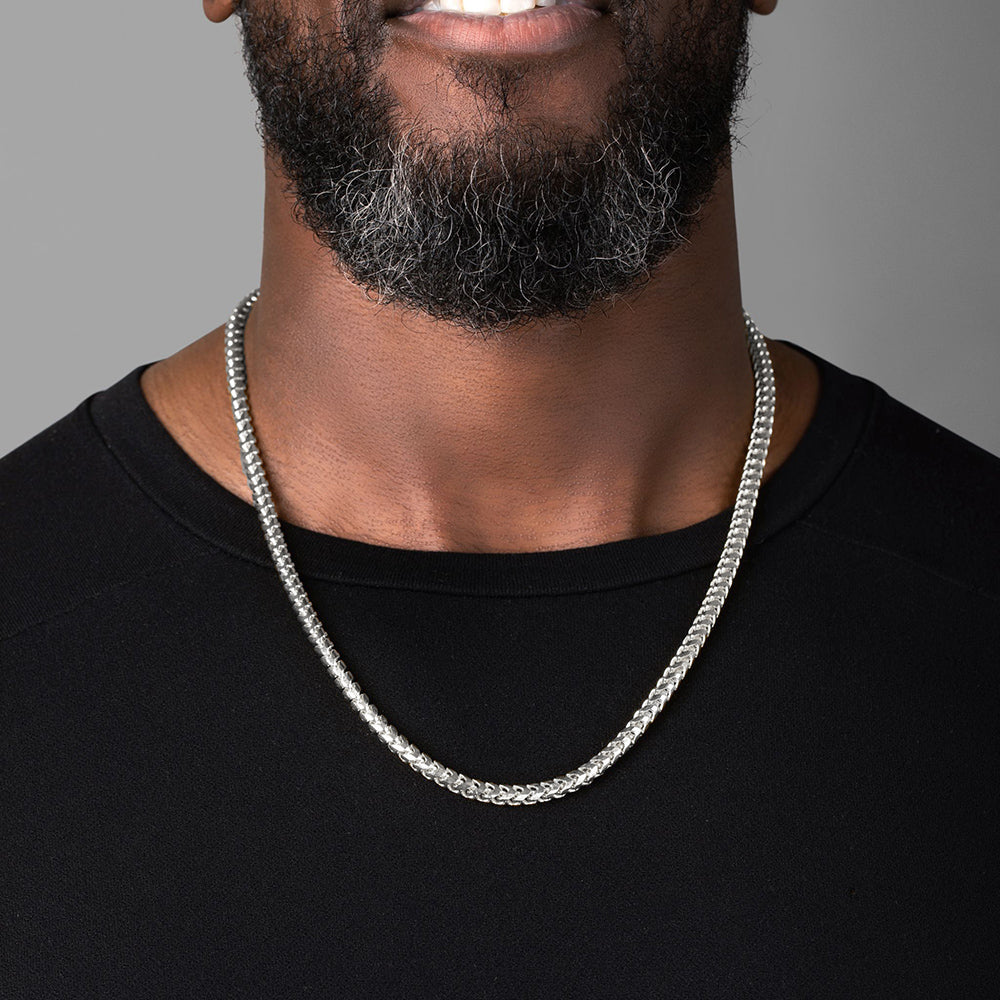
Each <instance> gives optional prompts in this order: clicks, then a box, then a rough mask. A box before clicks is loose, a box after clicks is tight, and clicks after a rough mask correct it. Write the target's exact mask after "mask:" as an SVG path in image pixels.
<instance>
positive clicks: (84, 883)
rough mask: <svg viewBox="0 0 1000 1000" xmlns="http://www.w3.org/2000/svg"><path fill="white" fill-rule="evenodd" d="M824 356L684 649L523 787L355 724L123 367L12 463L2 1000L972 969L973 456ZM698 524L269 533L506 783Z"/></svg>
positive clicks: (981, 836)
mask: <svg viewBox="0 0 1000 1000" xmlns="http://www.w3.org/2000/svg"><path fill="white" fill-rule="evenodd" d="M819 364H820V370H821V376H822V391H821V398H820V402H819V409H818V412H817V413H816V416H815V418H814V420H813V421H812V424H811V425H810V427H809V429H808V431H807V432H806V435H805V437H804V438H803V440H802V441H801V443H800V444H799V446H798V447H797V449H796V450H795V452H794V453H793V454H792V455H791V457H790V458H789V459H788V460H787V462H786V463H785V464H784V465H783V466H782V467H781V468H780V469H779V470H778V472H777V473H776V474H775V475H774V477H773V478H772V480H771V481H770V482H769V483H768V484H767V485H765V487H764V488H763V490H762V492H761V497H760V502H759V508H758V513H757V517H756V519H755V521H754V525H753V530H752V534H751V544H750V545H749V546H748V549H747V552H746V556H745V558H744V563H743V565H742V567H741V568H740V571H739V573H738V575H737V578H736V582H735V584H734V586H733V589H732V592H731V593H730V596H729V600H728V602H727V604H726V606H725V608H724V609H723V612H722V615H721V617H720V619H719V622H718V624H717V625H716V627H715V629H714V631H713V632H712V634H711V636H710V637H709V640H708V642H707V644H706V646H705V648H704V649H703V651H702V653H701V655H700V656H699V658H698V659H697V661H696V662H695V664H694V666H693V667H692V669H691V672H690V673H689V674H688V676H687V677H686V679H685V680H684V681H683V683H682V684H681V686H680V688H679V690H678V691H677V693H676V694H675V696H674V697H673V699H672V700H671V701H670V702H669V704H668V705H667V706H666V708H665V709H664V711H663V712H662V713H661V715H660V716H659V717H658V718H657V719H656V721H655V722H654V723H653V725H652V726H651V727H650V729H649V731H648V732H647V733H646V735H645V736H643V738H642V739H641V740H639V742H638V743H637V744H636V746H635V747H634V748H633V749H632V750H631V751H630V752H629V753H628V754H626V755H625V756H624V757H623V758H622V759H621V760H620V761H619V762H618V763H617V764H616V765H615V766H614V767H613V768H612V769H611V770H609V771H608V772H607V773H606V774H605V775H603V776H602V777H601V778H599V779H598V780H597V781H596V782H595V783H594V784H593V785H591V786H590V787H588V788H585V789H583V790H582V791H580V792H578V793H576V794H573V795H569V796H567V797H565V798H562V799H559V800H557V801H554V802H550V803H547V804H544V805H538V806H532V807H522V808H510V807H496V806H490V805H483V804H481V803H478V802H473V801H469V800H466V799H463V798H460V797H459V796H456V795H452V794H449V793H448V792H446V791H445V790H443V789H441V788H438V787H437V786H435V785H434V784H432V783H430V782H428V781H426V780H424V779H423V778H421V777H420V776H419V775H417V774H415V773H414V772H413V771H412V770H410V769H409V768H407V767H406V766H405V765H403V764H402V763H400V761H399V760H397V759H396V757H394V756H393V755H392V754H391V753H390V752H389V751H387V750H386V749H385V747H384V746H383V745H382V744H381V743H379V742H378V741H377V740H376V738H375V737H374V736H373V735H372V734H371V733H370V732H369V731H368V729H367V728H366V727H365V725H364V723H363V722H362V721H361V720H360V719H359V718H358V716H357V715H356V714H355V713H354V711H353V710H352V709H351V708H350V706H349V705H348V704H347V703H346V701H345V700H344V698H343V696H342V695H341V694H340V692H339V690H338V689H337V687H336V686H335V684H334V682H333V681H332V680H331V679H330V678H329V677H328V676H327V674H326V673H325V670H324V668H323V666H322V665H321V663H320V661H319V659H318V657H317V656H316V653H315V651H314V650H313V649H312V647H311V646H310V645H309V642H308V640H307V639H306V637H305V635H304V634H303V632H302V630H301V628H300V626H299V624H298V622H297V620H296V618H295V616H294V613H293V611H292V609H291V606H290V604H289V602H288V600H287V598H286V597H285V594H284V592H283V590H282V588H281V585H280V583H279V580H278V578H277V575H276V573H275V571H274V568H273V566H272V565H271V562H270V559H269V556H268V553H267V550H266V547H265V545H264V541H263V537H262V534H261V529H260V526H259V524H258V522H257V519H256V515H255V513H254V511H253V510H252V508H251V507H249V506H248V505H246V504H245V503H244V502H242V501H241V500H240V499H238V498H237V497H235V496H233V495H231V494H230V493H228V492H227V491H225V490H224V489H223V488H222V487H221V486H219V485H218V484H217V483H215V482H214V481H213V480H212V479H210V478H209V477H208V476H207V475H206V474H205V473H203V472H202V471H201V470H200V469H199V468H198V467H197V466H196V465H195V464H194V463H193V462H192V461H191V460H190V459H189V458H188V457H187V456H186V455H185V454H184V452H183V451H182V450H181V449H180V448H179V447H178V445H177V444H176V443H175V442H174V441H173V439H172V438H171V437H170V436H169V434H168V433H167V432H166V430H165V429H164V428H163V426H162V425H161V424H160V423H159V422H158V421H157V419H156V417H155V416H154V414H153V413H152V411H151V410H150V408H149V407H148V405H147V404H146V402H145V400H144V398H143V395H142V392H141V389H140V386H139V371H135V372H132V373H131V374H130V375H128V376H127V377H126V378H124V379H123V380H122V381H121V382H119V383H118V384H117V385H115V386H113V387H112V388H111V389H109V390H107V391H106V392H103V393H100V394H98V395H96V396H94V397H92V398H91V399H90V400H88V401H87V402H85V403H84V404H82V405H81V406H80V407H79V408H78V409H76V410H75V411H74V412H73V413H71V414H70V415H69V416H67V417H66V418H65V419H63V420H62V421H60V422H59V423H57V424H56V425H54V426H53V427H51V428H49V429H48V430H47V431H45V432H43V433H42V434H40V435H39V436H38V437H36V438H35V439H33V440H32V441H30V442H28V443H27V444H26V445H24V446H23V447H22V448H20V449H18V450H17V451H15V452H14V453H12V454H11V455H9V456H8V457H7V458H6V459H4V460H3V462H2V463H0V525H2V542H0V569H2V574H3V578H2V583H3V594H2V598H0V668H2V669H0V678H2V685H3V695H2V706H3V708H2V712H3V716H2V718H0V746H2V753H3V764H2V767H3V771H2V796H0V813H2V818H0V824H2V845H0V857H2V859H3V860H2V863H0V879H2V890H0V910H2V921H3V929H2V941H0V994H2V995H3V996H5V997H6V996H10V997H18V998H27V997H31V998H34V997H38V998H42V997H44V998H46V1000H51V998H56V997H112V996H114V997H118V996H122V997H157V996H163V997H198V998H208V997H261V998H268V1000H273V998H277V997H300V996H301V997H308V996H324V997H345V998H347V997H351V998H353V997H374V998H381V997H393V998H399V997H421V998H423V997H427V998H442V1000H444V998H459V997H462V998H477V1000H478V998H500V997H503V998H533V997H539V998H541V997H545V998H560V997H601V998H632V997H648V996H656V997H699V998H700V997H768V998H776V997H809V998H813V997H837V998H844V997H860V996H865V997H869V996H870V997H906V998H914V997H959V996H960V997H963V998H968V997H987V996H989V997H992V996H995V995H996V989H997V972H998V962H997V958H996V951H997V943H996V920H995V917H994V916H993V911H994V908H995V906H996V891H997V879H996V874H997V862H996V851H995V846H996V845H995V839H994V838H995V830H996V807H995V801H994V792H995V788H994V784H995V776H996V749H997V748H996V737H995V729H996V719H997V688H998V666H1000V652H998V649H1000V579H998V578H1000V529H998V517H997V507H998V501H1000V461H998V460H997V459H995V458H993V457H991V456H989V455H987V454H986V453H985V452H983V451H981V450H980V449H978V448H976V447H974V446H973V445H971V444H969V443H967V442H965V441H963V440H961V439H959V438H957V437H955V436H954V435H953V434H951V433H949V432H947V431H945V430H942V429H941V428H940V427H938V426H936V425H935V424H933V423H932V422H930V421H928V420H926V419H925V418H923V417H921V416H919V415H917V414H915V413H914V412H913V411H912V410H910V409H908V408H906V407H905V406H903V405H901V404H900V403H898V402H896V401H894V400H892V399H891V398H889V397H888V396H887V395H886V394H885V393H883V392H882V391H881V390H880V389H878V388H876V387H875V386H873V385H872V384H871V383H869V382H866V381H864V380H862V379H859V378H856V377H854V376H851V375H848V374H846V373H844V372H842V371H840V370H839V369H837V368H835V367H833V366H832V365H830V364H828V363H825V362H819ZM727 520H728V512H727V513H723V514H720V515H718V516H717V517H713V518H711V519H709V520H708V521H705V522H702V523H700V524H696V525H694V526H692V527H690V528H686V529H684V530H682V531H677V532H672V533H670V534H666V535H659V536H653V537H647V538H638V539H631V540H628V541H620V542H613V543H610V544H605V545H598V546H593V547H589V548H580V549H574V550H567V551H557V552H545V553H531V554H468V553H464V554H463V553H438V552H426V551H403V550H396V549H390V548H383V547H379V546H373V545H368V544H364V543H359V542H355V541H350V540H345V539H338V538H333V537H328V536H324V535H320V534H317V533H314V532H310V531H306V530H303V529H301V528H295V527H289V528H287V538H288V543H289V547H290V550H291V553H292V555H293V557H294V560H295V562H296V564H297V566H298V567H299V570H300V573H301V574H302V576H303V579H304V582H305V585H306V587H307V589H308V591H309V594H310V596H311V597H312V600H313V602H314V604H315V605H316V608H317V610H318V612H319V615H320V617H321V619H322V620H323V621H324V623H325V624H326V627H327V630H328V631H329V633H330V634H331V636H332V638H333V640H334V643H335V645H336V646H337V647H338V648H339V649H340V651H341V653H342V654H343V656H344V658H345V660H346V661H347V663H348V666H349V667H350V668H351V669H352V671H353V673H354V674H355V676H356V677H357V678H358V680H359V682H360V684H361V686H362V688H363V689H364V690H365V691H366V692H367V693H368V694H369V695H370V696H371V698H372V700H373V701H374V702H375V704H376V705H377V706H378V707H379V708H380V710H381V711H383V712H384V713H385V714H386V716H387V717H388V718H389V721H390V722H392V723H393V724H395V725H396V726H397V727H398V728H399V729H400V731H401V732H402V733H403V734H404V735H405V736H407V737H408V738H409V739H411V740H412V741H413V742H414V743H415V744H416V745H417V746H419V747H420V748H421V749H422V750H424V751H426V752H427V753H429V754H430V755H431V756H433V757H436V758H437V759H439V760H441V761H443V762H444V763H445V764H447V765H449V766H451V767H454V768H456V769H457V770H460V771H463V772H465V773H466V774H470V775H473V776H474V777H477V778H482V779H488V780H494V781H504V782H527V781H534V780H540V779H544V778H550V777H553V776H555V775H558V774H562V773H564V772H566V771H568V770H570V769H572V768H574V767H576V766H578V765H579V764H581V763H583V761H584V760H586V759H587V758H588V757H590V756H591V755H592V754H593V753H595V752H596V751H597V750H599V749H600V748H601V747H603V746H604V745H605V743H606V742H607V741H608V740H609V739H610V738H611V736H613V735H614V734H615V733H616V732H617V731H618V730H619V729H620V728H621V726H622V725H623V724H624V722H625V721H626V720H627V719H628V718H629V716H631V714H632V712H633V711H634V710H635V709H636V708H637V707H638V705H639V704H640V703H641V701H642V700H643V698H644V697H645V695H646V694H647V693H648V691H649V689H650V688H651V687H652V685H653V683H654V682H655V681H656V679H657V678H658V677H659V675H660V673H661V672H662V670H663V668H664V666H665V665H666V662H667V660H669V658H670V656H671V655H672V654H673V652H674V651H675V649H676V647H677V644H678V643H679V641H680V639H681V638H682V636H683V635H684V633H685V631H686V630H687V628H688V626H689V624H690V622H691V619H692V618H693V616H694V614H695V611H696V609H697V607H698V604H699V602H700V601H701V598H702V596H703V594H704V591H705V588H706V586H707V583H708V580H709V577H710V575H711V572H712V569H713V568H714V565H715V562H716V560H717V558H718V556H719V552H720V550H721V547H722V542H723V538H724V535H725V530H726V527H727Z"/></svg>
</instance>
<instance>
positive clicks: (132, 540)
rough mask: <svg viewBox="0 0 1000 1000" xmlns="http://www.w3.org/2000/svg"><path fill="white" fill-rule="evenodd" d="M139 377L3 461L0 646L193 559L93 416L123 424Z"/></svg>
mask: <svg viewBox="0 0 1000 1000" xmlns="http://www.w3.org/2000/svg"><path fill="white" fill-rule="evenodd" d="M137 387H138V371H136V372H133V373H131V374H130V375H128V376H126V377H125V378H123V379H122V380H121V381H120V382H119V383H117V384H116V385H115V386H113V387H112V388H111V389H109V390H106V391H105V392H104V393H100V394H97V395H96V396H94V397H91V398H90V399H88V400H85V401H84V402H82V403H81V404H80V405H79V406H77V407H76V408H75V409H74V410H73V411H72V412H70V413H69V414H67V415H66V416H65V417H63V418H62V419H61V420H59V421H57V422H56V423H55V424H53V425H52V426H51V427H48V428H47V429H45V430H44V431H42V432H41V433H40V434H38V435H36V436H35V437H34V438H32V439H31V440H29V441H27V442H26V443H25V444H23V445H21V446H20V447H19V448H17V449H15V450H14V451H13V452H11V453H10V454H8V455H6V456H5V457H3V458H0V526H2V527H0V565H2V566H3V567H4V588H3V594H2V595H0V641H2V640H4V639H7V638H9V637H11V636H12V635H16V634H18V633H20V632H22V631H24V630H25V629H29V628H31V627H34V626H36V625H38V624H41V623H44V622H45V621H47V620H49V619H51V618H53V617H56V616H59V615H60V614H63V613H64V612H66V611H69V610H71V609H73V608H75V607H78V606H79V605H80V604H81V603H85V602H86V601H88V600H93V599H94V598H95V597H97V596H99V595H101V594H105V593H107V592H109V591H113V590H114V589H115V588H118V587H122V586H123V585H127V584H128V582H129V581H130V580H134V579H141V578H142V577H143V576H145V575H149V574H153V573H155V572H156V571H157V570H158V568H160V567H163V566H165V565H168V564H175V563H176V562H177V561H178V560H183V559H185V558H190V557H191V554H192V553H191V539H190V537H189V536H186V533H185V532H183V531H182V530H181V529H180V528H179V527H178V526H177V525H176V524H175V523H174V522H173V521H172V520H171V519H170V518H169V517H168V516H166V515H165V514H164V513H163V512H162V511H161V510H160V509H159V508H158V507H157V505H156V504H155V503H154V502H153V500H152V499H151V498H150V497H149V496H148V495H146V493H144V492H143V490H142V489H141V488H140V487H139V486H138V485H137V483H136V482H135V481H134V480H133V478H132V477H131V476H130V475H129V473H128V471H127V470H126V469H125V468H124V466H123V465H122V463H121V462H120V461H119V459H118V458H117V456H116V455H115V453H114V451H113V450H112V449H111V448H110V447H109V444H108V442H107V441H106V440H105V439H104V437H103V436H102V434H101V433H100V431H99V429H98V428H97V426H96V425H95V423H94V421H93V419H92V416H91V405H92V403H93V401H94V400H95V399H97V398H102V399H105V398H106V399H108V400H110V401H111V402H112V403H115V404H117V406H118V408H119V410H120V413H119V414H118V419H119V420H120V422H121V423H122V424H127V421H128V419H129V418H128V409H129V405H130V403H129V399H128V397H129V393H130V392H131V391H138V389H137Z"/></svg>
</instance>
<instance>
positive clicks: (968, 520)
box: [804, 362, 1000, 600]
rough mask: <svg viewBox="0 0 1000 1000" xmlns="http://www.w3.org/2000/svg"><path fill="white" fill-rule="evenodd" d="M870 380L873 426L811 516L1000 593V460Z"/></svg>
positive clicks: (871, 545) (833, 373)
mask: <svg viewBox="0 0 1000 1000" xmlns="http://www.w3.org/2000/svg"><path fill="white" fill-rule="evenodd" d="M823 367H824V376H825V379H826V380H827V381H828V382H832V383H834V384H837V383H841V382H843V380H851V381H853V382H854V383H863V382H865V380H862V379H858V378H857V377H856V376H852V375H847V374H846V373H844V372H842V371H840V370H839V369H837V368H835V367H834V366H832V365H830V364H829V363H827V362H824V363H823ZM865 384H866V385H867V386H868V389H869V393H870V399H871V408H870V412H869V414H868V418H867V420H866V423H865V426H864V428H863V430H862V432H861V434H860V436H859V438H858V440H857V443H856V445H855V446H854V448H853V450H852V452H851V454H850V456H849V458H848V459H847V461H846V463H845V464H844V467H843V469H842V471H841V473H840V474H839V475H838V476H837V478H836V479H835V481H834V482H833V483H832V485H831V486H830V488H829V490H828V491H827V492H826V494H825V495H824V496H823V498H822V500H821V502H819V503H818V504H816V505H815V506H814V507H813V508H812V509H811V510H810V511H809V512H808V514H807V516H806V517H805V519H804V523H805V524H807V525H809V526H810V527H812V528H814V529H816V530H819V531H825V532H827V533H829V534H831V535H834V536H836V537H838V538H840V539H842V540H843V541H844V542H845V543H849V544H852V545H854V546H858V547H865V548H867V549H869V550H871V551H872V552H876V553H882V554H883V555H884V557H885V558H886V559H890V560H892V559H895V560H897V561H902V562H906V563H909V564H911V565H912V566H913V568H914V569H915V570H922V571H923V572H926V573H931V574H935V575H937V576H938V577H940V578H942V579H945V580H950V581H952V582H953V583H954V584H955V585H957V586H961V587H965V588H968V589H969V590H971V591H976V592H978V593H980V594H982V595H985V596H989V597H992V598H993V599H998V600H1000V517H998V513H997V512H998V510H1000V458H998V457H997V456H995V455H992V454H990V453H989V452H987V451H984V450H983V449H982V448H980V447H978V446H977V445H974V444H972V443H971V442H970V441H967V440H965V439H964V438H962V437H960V436H959V435H957V434H955V433H953V432H952V431H949V430H948V429H946V428H944V427H942V426H941V425H940V424H938V423H936V422H935V421H933V420H931V419H929V418H928V417H925V416H923V415H921V414H920V413H918V412H916V411H915V410H913V409H912V408H911V407H909V406H907V405H905V404H904V403H902V402H900V401H898V400H896V399H894V398H893V397H891V396H890V395H888V394H887V393H886V392H885V391H884V390H882V389H880V388H878V387H877V386H874V385H872V384H871V383H865Z"/></svg>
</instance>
